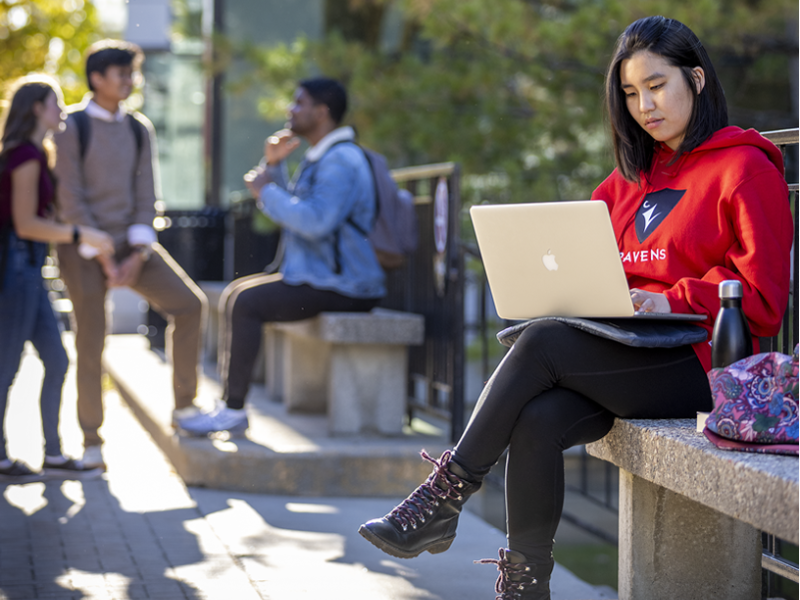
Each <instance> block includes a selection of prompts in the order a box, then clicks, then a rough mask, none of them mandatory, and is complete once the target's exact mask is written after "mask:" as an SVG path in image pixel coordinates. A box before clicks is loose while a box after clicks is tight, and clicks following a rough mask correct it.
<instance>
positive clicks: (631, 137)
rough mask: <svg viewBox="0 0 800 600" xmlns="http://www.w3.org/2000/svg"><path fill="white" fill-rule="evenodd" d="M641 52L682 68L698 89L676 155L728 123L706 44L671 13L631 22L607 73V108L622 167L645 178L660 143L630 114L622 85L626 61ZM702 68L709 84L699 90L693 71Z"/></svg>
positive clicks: (625, 172)
mask: <svg viewBox="0 0 800 600" xmlns="http://www.w3.org/2000/svg"><path fill="white" fill-rule="evenodd" d="M637 52H650V53H651V54H655V55H656V56H660V57H661V58H663V59H664V60H666V61H667V63H668V64H670V65H672V66H674V67H678V68H679V69H680V70H681V72H682V74H683V79H684V81H685V83H686V85H687V86H688V88H689V90H690V91H691V92H692V113H691V116H690V117H689V122H688V124H687V126H686V135H685V137H684V139H683V141H682V142H681V145H680V146H679V147H678V149H677V151H676V153H675V158H674V159H673V160H677V159H678V158H679V157H680V156H681V155H682V154H683V153H685V152H691V151H692V150H694V149H695V148H697V146H699V145H700V144H702V143H703V142H704V141H706V140H707V139H708V138H709V137H711V136H712V135H713V134H714V132H715V131H717V130H719V129H722V128H723V127H726V126H727V125H728V107H727V104H726V102H725V92H724V90H723V89H722V84H721V83H720V80H719V77H717V73H716V71H715V70H714V66H713V65H712V64H711V59H710V58H709V56H708V53H707V52H706V49H705V48H704V47H703V44H702V43H701V42H700V40H699V39H698V38H697V36H696V35H695V34H694V32H693V31H692V30H691V29H689V28H688V27H687V26H686V25H684V24H683V23H681V22H680V21H676V20H674V19H667V18H665V17H646V18H644V19H639V20H638V21H635V22H634V23H631V24H630V25H629V26H628V27H627V29H625V31H624V32H623V34H622V35H621V36H620V38H619V40H618V41H617V46H616V49H615V51H614V57H613V58H612V60H611V64H610V65H609V67H608V72H607V75H606V108H607V111H608V117H609V121H610V124H611V133H612V139H613V142H614V158H615V159H616V162H617V169H618V170H619V172H620V174H621V175H622V176H623V177H624V178H625V179H627V180H628V181H634V182H636V181H640V178H641V176H642V174H643V173H647V172H649V170H650V166H651V164H652V161H653V153H654V148H655V141H654V140H653V138H652V136H650V134H649V133H647V132H646V131H645V130H644V129H642V127H641V126H640V125H639V124H638V123H637V122H636V120H635V119H634V118H633V117H632V116H631V114H630V112H628V106H627V103H626V101H625V93H624V91H623V90H622V87H621V85H620V69H621V65H622V61H624V60H626V59H628V58H631V57H632V56H633V55H634V54H636V53H637ZM695 67H701V68H702V69H703V71H704V73H705V86H704V87H703V89H702V90H701V91H700V93H699V94H698V92H697V87H696V84H695V80H694V77H693V73H692V69H694V68H695Z"/></svg>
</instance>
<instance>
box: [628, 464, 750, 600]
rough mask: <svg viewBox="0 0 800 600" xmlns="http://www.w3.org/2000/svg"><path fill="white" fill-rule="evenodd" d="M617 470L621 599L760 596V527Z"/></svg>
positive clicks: (733, 599)
mask: <svg viewBox="0 0 800 600" xmlns="http://www.w3.org/2000/svg"><path fill="white" fill-rule="evenodd" d="M619 473H620V484H619V485H620V507H619V532H620V540H619V599H620V600H675V599H676V598H687V599H688V598H703V600H715V599H719V600H753V599H755V598H760V597H761V537H760V535H759V533H758V531H757V530H756V529H755V528H754V527H752V526H751V525H748V524H746V523H743V522H741V521H737V520H736V519H733V518H731V517H728V516H726V515H723V514H722V513H720V512H717V511H715V510H713V509H711V508H708V507H706V506H703V505H702V504H698V503H697V502H694V501H693V500H690V499H689V498H687V497H686V496H681V495H680V494H676V493H674V492H671V491H669V490H667V489H665V488H662V487H661V486H658V485H655V484H653V483H650V482H648V481H646V480H644V479H642V478H640V477H637V476H635V475H632V474H631V473H629V472H628V471H625V470H624V469H620V470H619ZM697 477H698V478H701V477H702V473H698V474H697Z"/></svg>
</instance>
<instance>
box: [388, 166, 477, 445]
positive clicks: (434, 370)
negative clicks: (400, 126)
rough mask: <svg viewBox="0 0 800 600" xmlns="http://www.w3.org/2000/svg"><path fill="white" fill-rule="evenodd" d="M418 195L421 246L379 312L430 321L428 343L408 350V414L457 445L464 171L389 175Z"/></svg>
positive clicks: (396, 275) (428, 169)
mask: <svg viewBox="0 0 800 600" xmlns="http://www.w3.org/2000/svg"><path fill="white" fill-rule="evenodd" d="M392 176H393V177H394V179H395V181H397V182H398V184H399V185H400V186H401V187H405V188H406V189H408V190H409V191H410V192H411V193H412V194H413V195H414V202H415V206H416V210H417V218H418V221H419V233H420V237H419V247H418V248H417V250H416V252H415V253H414V255H413V256H412V257H411V258H410V259H409V260H408V261H407V263H406V264H405V265H404V266H403V267H402V268H400V269H397V270H395V271H392V272H390V273H389V275H388V282H387V283H388V294H387V296H386V298H385V299H384V301H383V302H382V306H384V307H385V308H392V309H395V310H402V311H407V312H412V313H417V314H421V315H423V316H424V317H425V342H424V344H423V345H422V346H417V347H411V349H410V351H409V382H408V386H409V390H408V415H409V419H411V418H413V416H414V413H416V412H421V413H424V414H428V415H431V416H434V417H437V418H440V419H443V420H445V422H449V423H450V432H449V433H450V438H451V440H452V441H455V440H457V439H458V438H459V437H460V436H461V432H462V430H463V427H464V343H463V340H464V285H463V273H464V260H463V255H462V253H461V245H460V240H461V231H460V210H461V193H460V172H459V167H458V165H457V164H455V163H442V164H432V165H422V166H418V167H408V168H404V169H396V170H394V171H392Z"/></svg>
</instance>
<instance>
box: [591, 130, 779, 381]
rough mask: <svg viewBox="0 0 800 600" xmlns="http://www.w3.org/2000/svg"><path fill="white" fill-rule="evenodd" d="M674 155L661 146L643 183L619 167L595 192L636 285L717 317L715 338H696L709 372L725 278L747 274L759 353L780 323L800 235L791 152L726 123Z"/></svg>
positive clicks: (675, 307) (746, 297) (674, 305)
mask: <svg viewBox="0 0 800 600" xmlns="http://www.w3.org/2000/svg"><path fill="white" fill-rule="evenodd" d="M673 158H674V153H673V152H672V151H671V150H670V149H669V148H668V147H667V146H665V145H663V144H660V143H658V144H656V152H655V155H654V158H653V165H652V168H651V171H650V173H648V174H646V175H645V174H643V176H642V177H641V183H640V184H639V183H632V182H629V181H626V180H625V179H623V178H622V176H621V175H620V174H619V173H618V171H617V170H614V172H613V173H611V175H610V176H609V177H608V178H607V179H606V180H605V181H604V182H603V183H602V184H600V186H599V187H598V188H597V189H596V190H595V191H594V193H593V194H592V199H594V200H602V201H604V202H605V203H606V204H607V205H608V208H609V212H610V213H611V221H612V223H613V225H614V231H615V233H616V236H617V244H618V246H619V250H620V256H621V257H622V263H623V266H624V268H625V273H626V275H627V278H628V285H629V287H631V288H640V289H643V290H647V291H651V292H659V293H663V294H665V295H666V297H667V299H668V300H669V303H670V307H671V309H672V312H680V313H695V314H704V315H708V319H707V320H706V321H705V322H703V323H702V325H701V326H702V327H704V328H706V329H707V330H708V332H709V336H708V341H707V342H703V343H700V344H695V345H694V350H695V352H696V353H697V356H698V358H699V359H700V362H701V363H702V365H703V367H704V368H705V370H706V371H708V370H709V369H710V368H711V347H710V340H711V330H712V329H713V326H714V319H715V318H716V315H717V313H718V312H719V295H718V285H719V283H720V282H721V281H723V280H725V279H738V280H739V281H741V282H742V287H743V292H744V293H743V298H742V305H743V307H744V312H745V314H746V315H747V318H748V321H749V323H750V330H751V332H752V334H753V336H754V340H753V342H754V343H753V348H754V351H756V352H757V351H758V340H757V339H756V338H758V337H768V336H773V335H776V334H777V332H778V330H779V329H780V323H781V317H782V316H783V313H784V311H785V309H786V304H787V300H788V296H789V269H790V266H789V265H790V254H791V246H792V233H793V225H792V216H791V213H790V209H789V201H788V187H787V185H786V182H785V180H784V176H783V172H784V170H783V156H782V155H781V152H780V150H778V148H776V147H775V145H774V144H772V143H771V142H769V141H768V140H766V139H765V138H764V137H763V136H761V135H760V134H759V133H758V132H756V131H754V130H752V129H749V130H747V131H744V130H742V129H740V128H738V127H725V128H723V129H720V130H719V131H717V132H716V133H715V134H714V135H713V136H711V137H710V138H709V139H708V140H706V141H705V142H703V143H702V144H701V145H700V146H698V147H697V148H695V149H694V150H693V151H691V152H689V153H686V154H684V155H682V156H680V157H679V158H678V160H676V161H675V162H674V163H672V164H670V161H671V160H672V159H673Z"/></svg>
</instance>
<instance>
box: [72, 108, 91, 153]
mask: <svg viewBox="0 0 800 600" xmlns="http://www.w3.org/2000/svg"><path fill="white" fill-rule="evenodd" d="M70 116H71V117H72V118H73V119H74V120H75V126H76V127H77V128H78V154H79V155H80V157H81V161H83V157H84V156H85V155H86V147H87V146H88V145H89V133H90V132H91V123H90V122H89V115H87V114H86V111H85V110H77V111H75V112H74V113H72V114H71V115H70Z"/></svg>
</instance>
